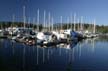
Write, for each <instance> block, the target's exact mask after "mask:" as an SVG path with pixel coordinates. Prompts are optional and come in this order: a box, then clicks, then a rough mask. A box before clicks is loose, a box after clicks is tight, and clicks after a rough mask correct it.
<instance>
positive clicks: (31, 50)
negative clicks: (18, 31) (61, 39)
mask: <svg viewBox="0 0 108 71" xmlns="http://www.w3.org/2000/svg"><path fill="white" fill-rule="evenodd" d="M100 43H101V44H100ZM100 45H101V46H104V47H107V46H108V42H107V41H106V42H105V41H101V39H95V38H93V39H86V40H83V41H81V42H78V43H74V42H72V43H71V44H60V45H57V46H50V47H46V48H45V47H39V46H27V45H25V44H22V43H17V42H12V41H10V40H0V46H1V47H0V66H1V67H2V68H1V67H0V69H3V70H4V71H7V70H8V69H9V70H14V71H21V70H22V71H43V70H47V71H51V70H54V71H57V70H59V71H68V70H73V71H81V70H84V69H85V70H87V71H89V69H90V70H92V69H94V71H95V68H96V69H98V68H99V67H101V68H104V67H106V66H108V62H107V59H108V57H107V49H108V48H103V47H101V46H100ZM99 46H100V47H99ZM100 51H103V52H100ZM103 58H104V60H103ZM104 61H106V62H104ZM102 62H103V63H102ZM104 64H106V65H104Z"/></svg>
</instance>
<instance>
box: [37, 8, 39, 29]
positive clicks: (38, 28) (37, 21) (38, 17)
mask: <svg viewBox="0 0 108 71" xmlns="http://www.w3.org/2000/svg"><path fill="white" fill-rule="evenodd" d="M37 31H39V9H38V10H37Z"/></svg>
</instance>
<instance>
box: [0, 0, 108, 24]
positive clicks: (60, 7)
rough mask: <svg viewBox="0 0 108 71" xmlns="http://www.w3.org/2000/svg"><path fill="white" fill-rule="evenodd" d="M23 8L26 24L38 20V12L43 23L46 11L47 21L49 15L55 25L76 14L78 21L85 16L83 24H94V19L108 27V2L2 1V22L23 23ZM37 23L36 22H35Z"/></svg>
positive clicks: (100, 0) (99, 0)
mask: <svg viewBox="0 0 108 71" xmlns="http://www.w3.org/2000/svg"><path fill="white" fill-rule="evenodd" d="M23 6H25V10H26V12H25V13H26V18H27V19H26V22H27V21H28V18H29V21H30V22H33V18H35V19H37V10H38V9H39V12H40V23H43V15H44V11H46V19H47V18H48V14H49V13H50V14H51V17H53V19H54V23H59V22H60V16H62V17H63V22H67V19H68V18H69V20H70V17H71V16H72V20H71V21H73V16H74V14H76V21H77V20H78V19H80V18H81V16H83V22H87V23H92V22H93V21H94V19H95V20H96V24H98V25H108V0H0V21H12V15H13V14H14V15H15V21H20V22H22V21H23ZM35 21H36V20H35Z"/></svg>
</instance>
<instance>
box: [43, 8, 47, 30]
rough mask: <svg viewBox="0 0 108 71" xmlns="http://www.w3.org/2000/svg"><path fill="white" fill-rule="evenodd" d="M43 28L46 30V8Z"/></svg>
mask: <svg viewBox="0 0 108 71" xmlns="http://www.w3.org/2000/svg"><path fill="white" fill-rule="evenodd" d="M43 24H44V25H43V30H45V24H46V11H45V10H44V22H43Z"/></svg>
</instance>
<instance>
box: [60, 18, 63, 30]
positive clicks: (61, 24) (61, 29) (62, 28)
mask: <svg viewBox="0 0 108 71" xmlns="http://www.w3.org/2000/svg"><path fill="white" fill-rule="evenodd" d="M62 18H63V17H62V16H61V17H60V20H61V30H62V29H63V28H62Z"/></svg>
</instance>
